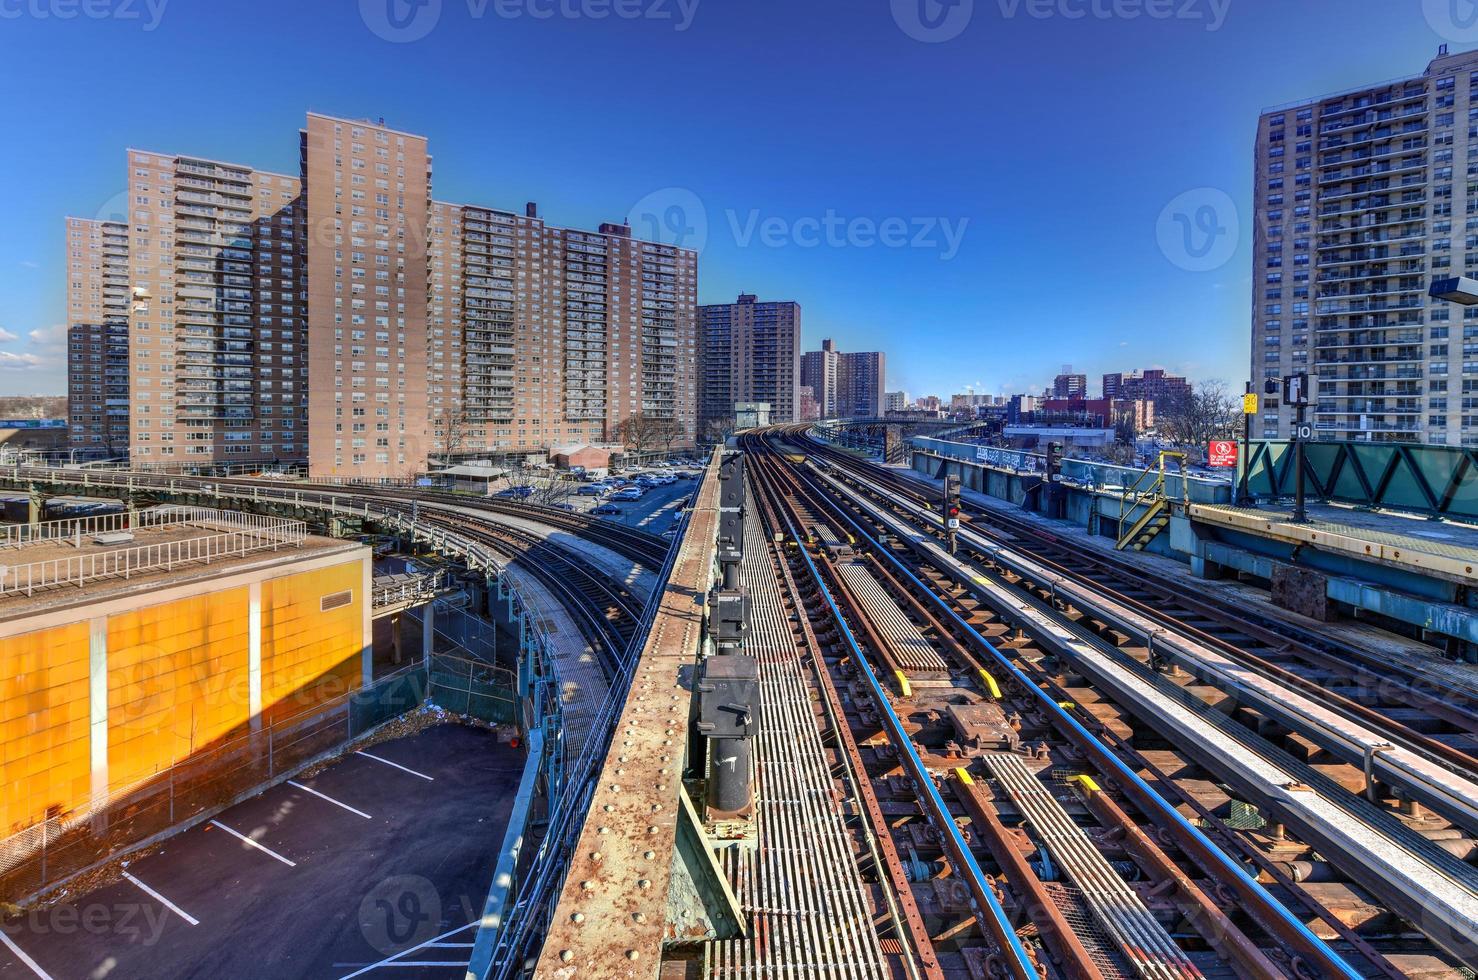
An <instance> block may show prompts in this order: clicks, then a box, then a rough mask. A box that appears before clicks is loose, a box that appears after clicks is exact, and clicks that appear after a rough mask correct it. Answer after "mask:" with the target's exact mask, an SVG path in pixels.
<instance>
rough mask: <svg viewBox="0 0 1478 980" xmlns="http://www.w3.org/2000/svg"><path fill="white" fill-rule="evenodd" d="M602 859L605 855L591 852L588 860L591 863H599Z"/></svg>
mask: <svg viewBox="0 0 1478 980" xmlns="http://www.w3.org/2000/svg"><path fill="white" fill-rule="evenodd" d="M604 857H605V855H604V854H602V853H601V852H600V851H593V852H591V855H590V860H592V861H599V860H601V859H602V858H604Z"/></svg>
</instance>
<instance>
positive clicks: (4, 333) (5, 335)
mask: <svg viewBox="0 0 1478 980" xmlns="http://www.w3.org/2000/svg"><path fill="white" fill-rule="evenodd" d="M12 340H20V338H19V337H17V336H16V335H15V334H13V333H11V332H10V331H9V330H6V329H5V328H4V327H0V344H8V343H10V342H11V341H12Z"/></svg>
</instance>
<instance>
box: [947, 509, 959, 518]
mask: <svg viewBox="0 0 1478 980" xmlns="http://www.w3.org/2000/svg"><path fill="white" fill-rule="evenodd" d="M949 516H950V517H959V516H960V508H958V507H950V509H949Z"/></svg>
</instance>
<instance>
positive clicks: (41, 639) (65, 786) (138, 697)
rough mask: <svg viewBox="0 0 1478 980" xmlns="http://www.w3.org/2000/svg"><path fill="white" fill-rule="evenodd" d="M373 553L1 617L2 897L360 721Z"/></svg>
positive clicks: (204, 805)
mask: <svg viewBox="0 0 1478 980" xmlns="http://www.w3.org/2000/svg"><path fill="white" fill-rule="evenodd" d="M369 560H370V559H369V552H368V549H364V548H352V549H345V548H335V549H333V551H332V553H330V554H328V555H319V556H311V557H310V556H303V557H302V558H298V559H295V560H289V561H279V562H272V563H269V564H266V565H265V566H257V567H255V568H254V569H252V570H249V571H244V572H241V573H238V574H230V573H227V574H225V575H223V576H222V577H220V578H218V579H212V580H207V581H205V582H200V581H195V582H193V583H191V584H189V585H184V586H174V587H171V588H164V587H161V588H158V589H155V590H152V591H149V592H145V593H143V594H132V595H129V596H126V597H122V598H120V597H117V596H114V597H113V598H111V599H109V598H108V597H107V596H103V597H101V598H100V600H99V601H98V602H96V603H94V604H92V605H85V604H83V605H71V606H69V607H65V608H60V609H54V610H50V611H47V612H44V613H40V614H37V615H34V616H31V617H20V618H16V619H12V620H10V621H7V622H0V898H4V899H10V900H14V899H15V898H18V897H22V896H24V895H27V894H30V893H31V892H32V891H34V890H35V889H36V888H37V887H40V886H41V885H43V884H45V883H47V882H50V881H55V880H57V879H58V878H60V877H62V876H64V875H65V874H67V873H71V872H72V871H76V870H80V869H81V868H83V867H85V866H87V865H88V864H90V863H92V862H93V861H95V860H97V859H98V857H99V856H100V855H103V854H106V853H109V852H111V851H112V850H116V849H118V848H120V847H126V846H128V845H129V844H131V843H134V842H136V841H137V840H141V839H143V838H145V837H148V836H150V835H153V834H157V833H161V832H163V831H165V830H167V829H169V828H170V827H171V826H174V825H176V824H178V823H180V822H182V821H185V820H187V819H189V818H190V817H191V816H192V815H194V814H197V813H200V812H203V811H205V810H208V809H211V808H212V806H213V805H217V804H219V803H224V802H227V801H229V800H230V799H231V798H232V797H234V796H236V795H239V794H240V793H242V792H244V791H246V790H249V789H251V788H252V787H254V786H256V785H258V784H260V783H262V782H264V781H266V780H269V779H271V778H272V777H273V776H274V775H277V774H279V773H280V772H282V771H283V770H284V769H285V768H286V767H288V766H290V765H292V764H293V762H294V760H296V759H306V758H307V757H308V756H310V755H312V754H315V753H318V752H322V751H325V750H327V749H329V748H332V747H333V745H334V744H336V743H337V742H338V741H342V739H343V738H345V737H347V731H348V725H347V724H342V725H341V724H339V721H340V719H341V717H342V718H347V715H348V704H349V700H350V698H351V696H352V695H353V694H354V693H355V692H356V691H358V690H359V688H360V687H361V686H362V684H363V680H364V669H365V668H364V660H365V658H366V657H367V655H368V648H369V645H370V639H369V635H368V624H369V614H368V613H369V610H368V607H367V603H368V602H369V593H368V589H367V587H366V583H367V582H368V574H369V571H368V569H369ZM345 593H347V594H348V598H347V600H344V599H343V596H344V594H345ZM328 596H338V597H340V598H339V599H338V600H334V601H331V602H330V603H329V604H330V605H331V606H333V608H330V609H328V610H327V611H321V605H322V604H323V602H324V599H325V597H328ZM337 603H341V604H337Z"/></svg>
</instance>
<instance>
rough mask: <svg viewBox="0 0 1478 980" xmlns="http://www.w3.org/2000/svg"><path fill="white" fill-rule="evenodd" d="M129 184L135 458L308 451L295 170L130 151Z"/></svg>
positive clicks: (275, 455)
mask: <svg viewBox="0 0 1478 980" xmlns="http://www.w3.org/2000/svg"><path fill="white" fill-rule="evenodd" d="M128 187H129V194H128V200H129V211H128V256H129V257H128V269H129V288H130V290H131V292H132V296H131V304H132V308H131V311H130V316H129V321H128V359H129V374H130V386H129V426H128V427H129V457H130V459H131V460H132V461H133V462H135V463H143V464H169V463H181V464H193V463H211V462H224V463H229V462H234V461H238V460H241V461H246V460H267V461H272V460H281V461H298V460H301V459H303V458H304V456H305V455H306V453H307V440H306V435H307V434H306V432H305V431H304V429H303V425H304V412H303V397H304V394H305V389H304V378H303V376H302V368H303V365H304V361H303V346H304V332H303V302H302V287H303V255H304V237H303V210H302V200H301V187H302V185H301V182H300V180H299V179H298V178H297V177H289V176H285V175H282V174H273V173H266V172H262V171H257V170H254V169H252V168H251V167H247V166H243V165H240V164H233V163H221V162H219V161H214V160H205V159H200V158H197V157H189V156H181V155H178V154H172V153H155V152H151V151H142V150H130V151H129V152H128Z"/></svg>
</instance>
